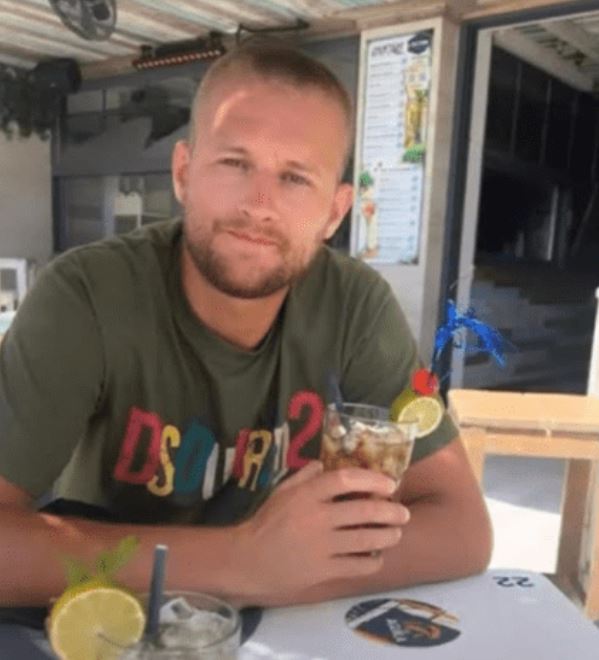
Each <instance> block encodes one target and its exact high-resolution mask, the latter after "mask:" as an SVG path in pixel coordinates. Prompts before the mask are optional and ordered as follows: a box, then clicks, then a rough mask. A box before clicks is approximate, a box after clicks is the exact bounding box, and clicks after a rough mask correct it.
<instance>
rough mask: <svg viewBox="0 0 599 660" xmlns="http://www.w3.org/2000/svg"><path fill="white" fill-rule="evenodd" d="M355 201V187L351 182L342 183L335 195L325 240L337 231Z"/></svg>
mask: <svg viewBox="0 0 599 660" xmlns="http://www.w3.org/2000/svg"><path fill="white" fill-rule="evenodd" d="M353 201H354V187H353V186H352V185H351V184H350V183H340V184H339V185H338V186H337V190H336V191H335V196H334V197H333V204H332V206H331V212H330V214H329V219H328V222H327V225H326V228H325V233H324V238H325V240H327V239H329V238H331V236H332V235H333V234H334V233H335V232H336V231H337V227H339V225H340V224H341V222H342V220H343V218H344V217H345V214H346V213H347V212H348V211H349V209H350V208H351V205H352V203H353Z"/></svg>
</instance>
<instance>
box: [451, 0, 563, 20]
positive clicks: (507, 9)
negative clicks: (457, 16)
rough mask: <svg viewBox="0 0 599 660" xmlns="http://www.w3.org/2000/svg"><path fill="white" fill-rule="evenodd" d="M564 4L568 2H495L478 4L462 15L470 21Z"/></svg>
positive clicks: (552, 0) (520, 0) (550, 0)
mask: <svg viewBox="0 0 599 660" xmlns="http://www.w3.org/2000/svg"><path fill="white" fill-rule="evenodd" d="M564 4H568V2H564V0H496V1H495V2H485V3H484V4H481V3H480V2H478V3H477V5H479V6H477V7H476V8H474V9H472V10H471V11H469V12H467V13H466V14H464V16H463V18H464V19H468V20H470V19H475V18H484V17H485V16H495V15H497V14H510V13H512V12H514V13H515V12H520V11H527V10H529V9H539V8H542V7H552V6H556V5H557V6H563V5H564Z"/></svg>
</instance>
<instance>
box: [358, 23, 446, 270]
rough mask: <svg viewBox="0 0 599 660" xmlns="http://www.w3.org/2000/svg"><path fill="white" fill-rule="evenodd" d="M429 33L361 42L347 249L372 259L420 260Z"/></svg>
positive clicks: (429, 58)
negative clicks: (350, 235)
mask: <svg viewBox="0 0 599 660" xmlns="http://www.w3.org/2000/svg"><path fill="white" fill-rule="evenodd" d="M432 38H433V33H432V30H426V31H423V32H417V33H412V34H407V35H396V36H391V37H381V38H376V39H371V40H368V41H367V44H366V49H365V61H364V62H363V64H362V66H364V74H363V76H362V80H363V83H362V90H361V103H362V107H361V111H362V112H361V119H362V121H361V127H360V128H361V130H360V131H359V142H358V145H357V151H356V168H357V172H356V178H357V186H356V192H357V195H356V202H355V204H354V210H353V227H354V233H353V236H354V241H353V245H352V252H353V254H354V255H355V256H358V257H360V258H361V259H364V260H365V261H367V262H370V263H379V264H397V263H400V264H417V263H418V256H419V242H420V231H421V225H422V198H423V183H424V159H425V156H426V137H427V125H428V110H429V97H430V87H431V69H432Z"/></svg>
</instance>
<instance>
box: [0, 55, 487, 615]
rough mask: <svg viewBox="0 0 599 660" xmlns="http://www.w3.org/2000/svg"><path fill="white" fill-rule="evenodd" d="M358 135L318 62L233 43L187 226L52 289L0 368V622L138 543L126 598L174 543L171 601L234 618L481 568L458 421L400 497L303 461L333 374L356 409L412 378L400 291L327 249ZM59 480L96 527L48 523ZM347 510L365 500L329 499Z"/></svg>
mask: <svg viewBox="0 0 599 660" xmlns="http://www.w3.org/2000/svg"><path fill="white" fill-rule="evenodd" d="M350 118H351V111H350V104H349V101H348V98H347V94H346V92H345V91H344V90H343V88H342V87H341V85H340V84H339V83H338V82H337V80H336V79H335V78H334V77H333V76H332V74H331V73H330V72H329V71H328V70H327V69H325V68H324V67H322V66H321V65H320V64H318V63H316V62H314V61H312V60H310V59H309V58H307V57H305V56H303V55H301V54H299V53H295V52H294V51H291V50H288V49H286V48H284V47H265V46H245V47H242V48H240V49H239V50H238V51H235V52H234V53H231V54H229V55H227V56H225V57H223V58H222V59H220V60H219V61H217V63H216V64H214V65H213V66H212V67H211V69H210V71H209V73H208V74H207V75H206V76H205V78H204V79H203V81H202V84H201V86H200V89H199V92H198V94H197V97H196V99H195V101H194V107H193V113H192V121H191V131H190V138H189V141H188V142H181V143H178V144H177V145H176V147H175V149H174V154H173V161H172V171H173V184H174V189H175V192H176V195H177V198H178V199H179V201H180V202H181V205H182V207H183V210H184V220H183V223H182V225H181V223H179V222H171V223H165V224H157V225H154V226H152V227H150V228H148V229H144V230H142V231H141V232H136V233H134V234H131V235H130V236H127V237H121V238H114V239H110V240H107V241H104V242H101V243H96V244H91V245H88V246H84V247H82V248H79V249H76V250H74V251H71V252H69V253H67V254H65V255H62V256H61V257H59V258H57V259H55V260H54V261H53V262H52V263H51V264H50V266H49V267H48V268H47V269H46V270H45V271H44V273H43V274H42V275H41V276H40V277H39V279H38V282H37V283H36V286H35V287H34V288H33V289H32V290H31V291H30V292H29V293H28V295H27V298H26V299H25V301H24V303H23V305H22V307H21V309H20V311H19V313H18V315H17V318H16V319H15V321H14V323H13V325H12V327H11V328H10V331H9V332H8V334H7V335H6V337H5V339H4V341H3V344H2V347H1V353H0V473H1V475H2V477H1V479H0V501H1V502H2V503H3V504H2V506H1V507H0V526H1V528H2V537H1V540H0V567H1V568H2V569H3V573H2V574H3V579H2V583H1V586H0V600H1V602H2V604H36V603H42V604H43V603H46V602H47V601H48V599H49V598H50V597H52V596H55V595H56V594H57V593H59V592H60V591H61V589H62V588H63V587H64V577H63V570H62V563H61V557H63V556H64V555H69V556H78V557H81V558H83V559H90V558H91V557H93V556H95V555H96V554H97V553H98V551H100V550H101V549H103V548H106V547H110V546H114V545H115V544H116V542H117V541H118V540H119V539H121V538H122V537H124V536H125V535H128V534H135V535H136V536H137V537H138V538H139V539H140V541H141V547H140V551H139V553H138V555H137V556H136V559H135V560H134V561H132V562H131V563H130V564H129V566H127V567H126V568H125V569H124V570H123V571H122V572H121V574H120V577H121V579H122V580H123V581H124V582H125V583H126V584H128V585H129V586H130V587H131V588H133V589H136V590H144V589H146V588H147V584H148V579H149V574H150V567H151V557H152V550H153V547H154V545H155V544H156V543H159V542H161V543H167V544H168V546H169V548H170V553H169V567H168V576H167V585H168V586H169V587H171V588H186V589H190V590H201V591H207V592H211V593H215V594H219V595H221V596H223V597H225V598H228V599H229V600H231V601H233V602H234V603H236V604H238V605H244V604H258V605H281V604H288V603H296V602H307V601H314V600H320V599H326V598H333V597H337V596H342V595H346V594H351V593H357V592H363V591H375V590H380V589H386V588H391V587H395V586H399V585H405V584H410V583H414V582H422V581H431V580H439V579H448V578H452V577H458V576H462V575H466V574H470V573H473V572H477V571H480V570H483V569H484V568H485V566H486V565H487V562H488V559H489V553H490V531H489V521H488V517H487V513H486V509H485V506H484V503H483V500H482V497H481V493H480V490H479V488H478V486H477V484H476V481H475V479H474V477H473V475H472V472H471V470H470V468H469V464H468V461H467V458H466V456H465V453H464V450H463V448H462V445H461V444H460V442H459V440H457V439H456V438H455V435H456V432H455V428H454V426H453V425H452V423H451V422H450V420H449V419H448V418H446V419H444V420H443V422H442V424H441V425H440V427H439V428H438V429H437V430H436V431H435V432H434V433H432V434H431V435H430V436H428V437H425V438H422V439H419V440H418V441H417V445H416V448H415V451H414V460H413V465H412V466H411V467H410V468H409V470H408V471H407V473H406V475H405V477H404V480H403V483H402V486H401V492H400V493H399V494H398V495H396V496H395V497H394V498H393V501H391V499H390V497H391V495H392V493H393V492H394V490H395V485H394V483H392V481H391V480H390V479H389V478H387V477H386V476H383V475H381V474H377V473H375V472H372V471H369V470H363V469H357V468H353V469H345V470H339V471H337V472H329V473H323V472H322V465H321V464H320V462H318V461H317V460H311V459H316V458H317V457H318V450H319V441H320V438H319V431H320V426H321V423H322V415H323V410H324V406H325V403H326V399H327V381H328V379H329V377H330V374H335V375H336V376H337V377H338V378H339V382H340V386H341V390H342V393H343V396H344V398H345V399H346V400H347V401H354V402H366V403H376V404H379V405H384V406H388V405H389V404H390V403H391V401H392V400H393V398H394V397H395V396H396V395H397V394H398V393H399V392H400V391H401V390H402V389H403V387H404V386H405V385H406V383H407V382H408V380H409V377H410V374H411V372H412V370H413V369H414V368H415V367H416V365H417V362H418V359H417V355H416V349H415V345H414V342H413V340H412V338H411V336H410V334H409V331H408V329H407V326H406V323H405V320H404V317H403V315H402V314H401V312H400V310H399V308H398V307H397V304H396V302H395V300H394V298H393V296H392V294H391V292H390V289H389V287H388V285H387V284H386V283H385V282H384V281H383V280H382V279H381V278H380V277H379V276H378V275H377V274H376V273H375V272H374V271H372V270H371V269H369V268H367V267H366V266H364V265H363V264H361V263H360V262H358V261H355V260H351V259H348V258H344V257H341V256H339V255H337V254H335V253H333V252H332V251H331V250H328V249H326V248H324V247H323V246H322V243H323V241H324V240H326V239H327V238H329V237H330V236H331V235H332V234H333V233H334V231H335V229H336V228H337V227H338V226H339V224H340V222H341V220H342V218H343V217H344V215H345V213H346V212H347V210H348V209H349V207H350V204H351V200H352V190H351V187H350V186H349V185H348V184H345V183H341V182H340V179H341V173H342V171H343V167H344V162H345V158H346V157H347V153H348V152H349V149H350V146H351V133H352V129H351V119H350ZM287 473H288V474H287ZM286 474H287V478H286V479H285V480H283V481H282V482H281V483H280V485H279V486H276V487H275V485H274V483H275V480H276V479H278V478H280V477H281V476H283V475H286ZM56 480H57V481H56ZM55 481H56V483H55V487H54V491H55V493H56V495H57V496H59V497H61V498H63V499H66V500H68V501H71V502H72V501H75V502H79V503H84V504H87V505H93V506H95V507H101V508H102V511H104V512H105V519H104V520H102V521H98V520H90V519H88V518H85V517H82V516H77V515H67V516H64V515H56V514H55V513H54V514H51V513H40V512H38V511H35V509H34V502H35V499H36V498H38V497H39V496H41V495H42V494H43V493H45V492H47V491H48V490H49V489H50V488H51V487H52V485H53V484H54V482H55ZM348 492H363V493H366V494H371V495H372V496H373V497H371V498H366V499H354V500H351V501H337V500H336V499H335V498H336V497H337V496H338V495H342V494H344V493H348ZM400 501H401V504H400ZM71 512H72V510H71ZM365 523H377V524H378V525H375V526H370V527H367V528H365V527H364V524H365ZM357 553H359V554H358V555H357Z"/></svg>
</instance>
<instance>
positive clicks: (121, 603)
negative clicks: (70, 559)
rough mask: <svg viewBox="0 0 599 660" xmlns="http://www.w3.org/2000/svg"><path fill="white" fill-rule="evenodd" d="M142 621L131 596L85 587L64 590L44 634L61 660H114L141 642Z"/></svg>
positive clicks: (142, 615)
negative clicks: (46, 632) (46, 634)
mask: <svg viewBox="0 0 599 660" xmlns="http://www.w3.org/2000/svg"><path fill="white" fill-rule="evenodd" d="M145 621H146V617H145V613H144V609H143V607H142V605H141V603H140V602H139V600H138V599H137V598H136V597H135V596H134V595H133V594H131V593H129V592H128V591H126V590H124V589H120V588H119V587H115V586H111V585H102V584H90V583H86V584H83V585H79V586H76V587H71V588H70V589H67V590H66V591H65V592H64V594H62V596H61V597H60V598H59V599H58V600H57V601H56V603H55V604H54V607H53V608H52V612H51V613H50V621H49V624H48V632H49V636H50V643H51V645H52V649H53V650H54V652H55V653H56V654H57V655H58V657H59V658H61V660H87V659H88V658H89V659H90V660H91V659H92V658H93V659H94V660H115V659H116V658H118V657H119V656H120V655H121V654H122V652H123V650H124V648H126V647H128V646H130V645H132V644H135V643H136V642H138V641H139V640H140V639H141V636H142V634H143V631H144V627H145Z"/></svg>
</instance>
